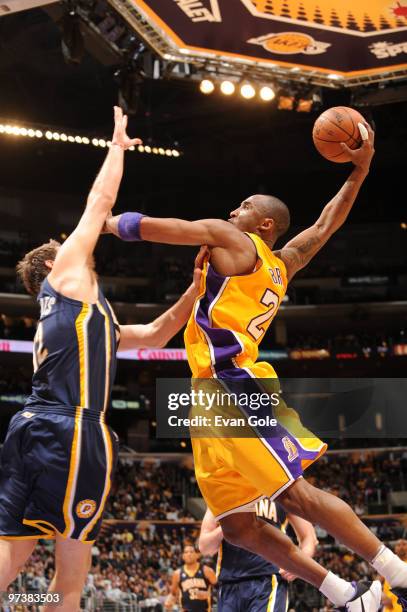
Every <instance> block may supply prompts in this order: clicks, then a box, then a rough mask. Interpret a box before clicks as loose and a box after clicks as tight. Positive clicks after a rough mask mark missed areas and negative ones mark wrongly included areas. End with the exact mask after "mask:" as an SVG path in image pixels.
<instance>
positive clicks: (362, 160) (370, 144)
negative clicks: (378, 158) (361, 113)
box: [341, 121, 375, 172]
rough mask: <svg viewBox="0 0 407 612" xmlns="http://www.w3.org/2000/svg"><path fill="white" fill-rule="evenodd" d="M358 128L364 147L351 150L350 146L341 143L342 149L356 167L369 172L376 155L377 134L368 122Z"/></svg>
mask: <svg viewBox="0 0 407 612" xmlns="http://www.w3.org/2000/svg"><path fill="white" fill-rule="evenodd" d="M358 128H359V132H360V135H361V137H362V146H361V147H359V148H358V149H350V148H349V147H348V145H346V144H345V143H344V142H341V147H342V149H343V151H344V152H345V153H347V154H348V155H349V157H350V161H351V162H352V163H354V164H355V166H358V167H359V168H361V169H362V170H365V171H366V172H368V170H369V167H370V163H371V161H372V159H373V155H374V154H375V149H374V139H375V133H374V131H373V129H372V128H371V127H370V125H369V124H368V123H367V122H366V121H364V122H363V123H358Z"/></svg>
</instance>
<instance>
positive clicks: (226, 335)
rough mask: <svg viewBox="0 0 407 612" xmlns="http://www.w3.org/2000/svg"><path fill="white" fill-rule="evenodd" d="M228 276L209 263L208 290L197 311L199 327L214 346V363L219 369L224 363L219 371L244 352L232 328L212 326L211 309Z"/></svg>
mask: <svg viewBox="0 0 407 612" xmlns="http://www.w3.org/2000/svg"><path fill="white" fill-rule="evenodd" d="M226 278H227V277H225V276H221V275H220V274H217V273H216V272H215V271H214V270H213V268H212V266H211V265H210V264H209V263H208V271H207V275H206V292H205V295H204V296H203V297H202V298H201V300H200V302H199V308H198V310H197V313H196V317H195V320H196V322H197V323H198V325H199V327H200V328H201V329H202V330H203V331H204V332H205V334H206V335H207V336H208V338H209V340H210V343H211V345H212V348H213V355H214V361H215V363H213V364H212V365H213V366H214V367H215V370H216V372H217V371H218V367H217V366H218V365H219V364H222V367H221V368H219V371H222V370H223V369H224V368H225V367H233V364H232V362H231V359H233V358H234V357H236V356H237V355H239V353H241V352H242V347H241V345H240V344H239V342H238V341H237V339H236V336H235V335H234V333H233V332H232V331H231V330H230V329H224V328H220V327H212V325H211V323H210V320H209V309H210V306H211V304H212V303H213V302H214V300H215V298H216V296H217V295H218V293H219V291H220V289H221V287H222V285H223V283H224V282H225V280H226Z"/></svg>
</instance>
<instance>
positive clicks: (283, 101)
mask: <svg viewBox="0 0 407 612" xmlns="http://www.w3.org/2000/svg"><path fill="white" fill-rule="evenodd" d="M294 103H295V97H294V96H280V97H279V99H278V109H279V110H293V109H294Z"/></svg>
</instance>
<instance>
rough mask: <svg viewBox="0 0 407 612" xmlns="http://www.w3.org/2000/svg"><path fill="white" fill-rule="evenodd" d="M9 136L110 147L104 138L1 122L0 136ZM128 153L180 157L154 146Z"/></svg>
mask: <svg viewBox="0 0 407 612" xmlns="http://www.w3.org/2000/svg"><path fill="white" fill-rule="evenodd" d="M1 135H4V136H6V137H7V136H9V137H12V138H21V137H22V138H38V139H43V138H44V139H46V140H48V141H52V142H60V143H64V144H68V143H70V144H77V145H86V146H88V145H91V146H94V147H101V148H106V147H110V146H111V145H112V143H111V141H110V140H105V139H104V138H96V137H94V138H90V137H88V136H81V135H79V134H76V135H72V134H67V133H66V132H64V131H60V132H59V131H57V130H55V129H52V128H48V129H47V128H44V129H38V128H36V127H25V126H19V125H13V124H11V123H6V122H2V123H0V136H1ZM129 150H130V151H138V152H139V153H151V152H153V153H154V154H156V155H162V156H163V157H180V156H181V152H180V151H179V150H178V149H171V148H169V147H168V144H167V146H166V147H165V146H163V145H160V146H158V145H157V146H154V148H152V147H151V146H150V145H145V146H144V145H139V146H137V147H134V146H133V147H130V149H129Z"/></svg>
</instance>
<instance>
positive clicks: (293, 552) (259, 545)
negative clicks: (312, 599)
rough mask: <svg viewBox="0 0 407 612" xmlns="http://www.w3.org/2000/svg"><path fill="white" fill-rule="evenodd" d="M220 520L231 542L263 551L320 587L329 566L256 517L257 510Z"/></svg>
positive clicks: (260, 553)
mask: <svg viewBox="0 0 407 612" xmlns="http://www.w3.org/2000/svg"><path fill="white" fill-rule="evenodd" d="M220 524H221V526H222V531H223V535H224V537H225V539H226V540H227V541H228V542H230V543H231V544H234V545H235V546H240V548H245V549H246V550H249V551H251V552H253V553H256V554H258V555H261V556H262V557H264V558H265V559H267V561H270V563H274V564H275V565H277V566H278V567H283V568H284V569H285V570H287V571H289V572H292V573H293V574H296V575H297V576H299V577H300V578H302V579H303V580H306V581H307V582H309V583H310V584H312V585H313V586H315V587H317V588H319V587H320V586H321V584H322V582H323V581H324V579H325V577H326V575H327V573H328V570H326V569H325V568H323V567H322V566H321V565H319V563H317V562H316V561H314V559H311V557H308V556H307V555H305V554H304V553H302V552H301V550H300V549H299V548H298V546H296V545H295V544H294V543H293V542H292V540H291V539H290V538H289V537H288V536H287V535H285V534H284V533H282V532H281V531H279V530H278V529H276V528H275V527H273V526H272V525H269V524H268V523H266V522H265V521H259V520H257V518H256V515H255V514H254V512H237V513H234V514H229V515H228V516H225V517H224V518H221V519H220ZM290 568H291V569H290Z"/></svg>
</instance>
